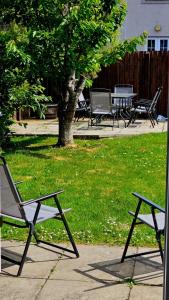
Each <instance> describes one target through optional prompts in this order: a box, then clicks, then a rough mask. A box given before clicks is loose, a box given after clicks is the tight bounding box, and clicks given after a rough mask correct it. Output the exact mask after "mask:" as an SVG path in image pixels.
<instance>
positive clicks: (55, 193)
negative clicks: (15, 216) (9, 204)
mask: <svg viewBox="0 0 169 300" xmlns="http://www.w3.org/2000/svg"><path fill="white" fill-rule="evenodd" d="M63 192H64V191H63V190H61V191H57V192H54V193H51V194H48V195H45V196H42V197H40V198H37V199H33V200H28V201H25V202H22V203H20V205H21V206H25V205H30V204H32V203H36V202H41V201H44V200H47V199H50V198H53V197H54V196H56V195H59V194H61V193H63Z"/></svg>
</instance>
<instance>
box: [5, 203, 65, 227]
mask: <svg viewBox="0 0 169 300" xmlns="http://www.w3.org/2000/svg"><path fill="white" fill-rule="evenodd" d="M37 205H38V204H37V203H33V204H30V205H28V206H26V207H24V208H23V209H24V212H25V217H26V220H27V221H28V222H32V221H33V219H34V216H35V212H36V209H37ZM70 210H71V208H68V209H62V212H63V213H65V212H68V211H70ZM59 215H60V213H59V210H58V209H57V208H55V207H51V206H48V205H41V208H40V211H39V214H38V217H37V221H36V223H40V222H43V221H45V220H48V219H52V218H55V217H57V216H59ZM0 216H2V217H10V216H11V217H12V218H13V219H15V220H19V221H22V222H25V219H22V218H16V217H13V216H12V214H8V215H6V214H3V213H0Z"/></svg>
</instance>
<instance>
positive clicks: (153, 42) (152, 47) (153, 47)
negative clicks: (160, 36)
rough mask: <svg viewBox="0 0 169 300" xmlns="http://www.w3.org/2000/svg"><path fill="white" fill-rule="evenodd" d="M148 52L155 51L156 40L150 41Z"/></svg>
mask: <svg viewBox="0 0 169 300" xmlns="http://www.w3.org/2000/svg"><path fill="white" fill-rule="evenodd" d="M147 50H148V51H155V40H148V45H147Z"/></svg>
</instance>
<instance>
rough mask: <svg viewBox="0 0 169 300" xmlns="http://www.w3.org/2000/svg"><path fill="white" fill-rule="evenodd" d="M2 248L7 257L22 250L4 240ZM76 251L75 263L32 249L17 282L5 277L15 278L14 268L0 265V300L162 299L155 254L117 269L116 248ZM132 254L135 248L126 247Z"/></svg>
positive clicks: (119, 252) (118, 254)
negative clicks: (0, 267)
mask: <svg viewBox="0 0 169 300" xmlns="http://www.w3.org/2000/svg"><path fill="white" fill-rule="evenodd" d="M2 245H3V248H2V251H7V252H12V253H13V255H16V254H15V253H16V252H17V253H21V252H22V251H23V244H22V243H19V242H14V241H13V242H9V241H4V242H2ZM4 248H5V250H4ZM78 249H79V253H80V258H74V257H73V256H71V257H70V256H69V255H68V256H67V255H66V254H64V252H62V253H56V252H54V251H53V250H52V248H51V250H50V251H49V250H46V249H45V248H44V247H40V246H36V245H34V244H32V245H31V246H30V249H29V252H28V258H27V262H26V263H25V265H24V268H23V273H22V275H21V276H20V277H14V276H11V275H9V273H10V274H13V275H14V274H16V271H17V268H18V267H17V266H14V265H11V266H9V263H7V262H4V261H2V274H1V275H0V291H1V293H0V295H1V300H23V299H24V300H30V299H31V300H46V299H49V300H63V299H64V300H78V299H82V300H87V299H88V300H103V299H105V300H107V299H110V300H151V299H152V300H160V299H162V293H163V288H162V284H163V268H162V265H161V259H160V257H159V255H154V256H151V257H144V258H143V257H142V258H141V257H137V259H134V260H131V259H130V260H129V259H128V260H126V261H125V262H124V263H123V264H121V263H120V257H121V255H122V251H123V248H122V247H108V246H89V245H79V246H78ZM142 250H143V249H141V251H142ZM146 250H147V249H146ZM132 251H139V249H136V248H130V252H132Z"/></svg>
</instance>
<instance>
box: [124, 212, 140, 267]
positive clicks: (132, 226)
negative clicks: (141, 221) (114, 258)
mask: <svg viewBox="0 0 169 300" xmlns="http://www.w3.org/2000/svg"><path fill="white" fill-rule="evenodd" d="M135 224H136V218H134V219H133V222H132V224H131V227H130V231H129V234H128V237H127V241H126V244H125V247H124V251H123V255H122V258H121V263H122V262H124V260H125V257H126V254H127V250H128V247H129V244H130V240H131V237H132V234H133V230H134V227H135Z"/></svg>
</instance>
